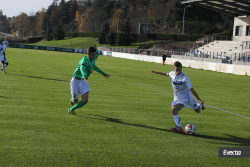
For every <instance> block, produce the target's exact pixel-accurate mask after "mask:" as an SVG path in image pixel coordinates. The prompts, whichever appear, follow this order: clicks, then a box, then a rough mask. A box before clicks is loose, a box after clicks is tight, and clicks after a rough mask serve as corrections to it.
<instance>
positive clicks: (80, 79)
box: [68, 46, 110, 115]
mask: <svg viewBox="0 0 250 167" xmlns="http://www.w3.org/2000/svg"><path fill="white" fill-rule="evenodd" d="M87 54H88V56H85V57H83V58H82V59H81V60H80V61H79V63H78V65H77V67H76V70H75V72H74V74H73V78H72V79H71V82H70V91H71V96H72V98H71V101H70V103H71V105H74V106H73V107H72V108H70V109H69V110H68V112H69V114H73V115H76V113H75V110H76V109H78V108H81V107H83V106H84V105H85V104H87V103H88V99H89V92H90V88H89V83H88V77H89V75H90V74H91V73H92V72H93V70H95V71H97V72H99V73H100V74H102V75H103V76H104V77H105V78H109V77H110V75H109V74H106V73H104V72H103V71H102V70H101V69H99V68H98V67H97V66H96V65H95V63H96V59H97V57H96V49H95V47H93V46H91V47H89V48H88V50H87ZM79 93H80V94H81V96H82V100H81V101H79V102H78V96H79Z"/></svg>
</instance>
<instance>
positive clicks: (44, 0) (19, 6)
mask: <svg viewBox="0 0 250 167" xmlns="http://www.w3.org/2000/svg"><path fill="white" fill-rule="evenodd" d="M0 1H1V5H0V10H2V12H3V15H6V16H7V17H13V16H18V15H19V14H20V13H22V12H24V13H26V14H27V15H28V16H30V13H31V12H32V11H33V13H34V14H35V13H36V12H37V11H41V10H42V8H45V9H48V6H49V5H51V4H52V2H53V0H0ZM67 1H68V0H65V2H67ZM59 2H61V0H59Z"/></svg>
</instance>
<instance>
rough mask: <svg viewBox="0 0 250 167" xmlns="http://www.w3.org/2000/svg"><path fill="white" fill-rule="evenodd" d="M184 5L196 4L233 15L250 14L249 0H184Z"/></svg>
mask: <svg viewBox="0 0 250 167" xmlns="http://www.w3.org/2000/svg"><path fill="white" fill-rule="evenodd" d="M181 3H182V4H184V5H196V6H200V7H202V8H207V9H210V10H214V11H217V12H220V13H225V14H227V15H232V16H245V15H246V16H249V15H250V1H249V0H217V1H215V0H211V1H210V0H183V1H182V2H181Z"/></svg>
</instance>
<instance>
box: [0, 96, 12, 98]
mask: <svg viewBox="0 0 250 167" xmlns="http://www.w3.org/2000/svg"><path fill="white" fill-rule="evenodd" d="M0 98H10V97H6V96H0Z"/></svg>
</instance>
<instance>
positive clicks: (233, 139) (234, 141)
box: [194, 134, 250, 147]
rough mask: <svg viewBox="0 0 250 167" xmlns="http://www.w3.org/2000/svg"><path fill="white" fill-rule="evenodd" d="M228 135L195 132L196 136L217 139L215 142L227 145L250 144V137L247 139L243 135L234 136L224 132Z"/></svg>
mask: <svg viewBox="0 0 250 167" xmlns="http://www.w3.org/2000/svg"><path fill="white" fill-rule="evenodd" d="M223 135H226V136H227V137H218V136H208V135H200V134H195V135H194V137H200V138H205V139H211V140H215V141H214V142H212V143H214V144H220V145H221V144H227V145H233V146H248V147H249V146H250V139H245V138H242V137H238V136H233V135H229V134H223ZM216 141H225V142H230V144H229V143H219V142H216Z"/></svg>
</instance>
